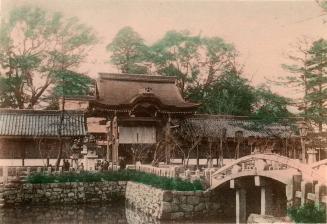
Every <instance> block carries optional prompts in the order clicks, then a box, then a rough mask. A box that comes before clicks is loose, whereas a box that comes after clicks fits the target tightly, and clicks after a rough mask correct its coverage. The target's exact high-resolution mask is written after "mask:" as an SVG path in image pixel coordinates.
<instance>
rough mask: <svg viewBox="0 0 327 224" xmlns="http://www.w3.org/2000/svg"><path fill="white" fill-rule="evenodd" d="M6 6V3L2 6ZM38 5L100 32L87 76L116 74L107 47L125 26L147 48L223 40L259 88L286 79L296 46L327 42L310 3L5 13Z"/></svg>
mask: <svg viewBox="0 0 327 224" xmlns="http://www.w3.org/2000/svg"><path fill="white" fill-rule="evenodd" d="M0 1H1V0H0ZM26 2H28V3H29V4H31V5H36V6H39V7H42V8H45V9H47V10H51V11H59V12H62V13H63V14H64V15H65V16H67V17H72V16H76V17H78V18H79V19H80V21H81V22H83V23H85V24H88V25H90V26H92V27H94V29H95V30H96V32H97V33H98V35H99V36H100V38H101V41H100V43H99V44H98V45H97V46H95V47H94V49H93V51H92V52H91V56H90V58H89V60H88V63H86V64H83V66H82V67H81V72H86V73H87V74H88V75H90V76H92V77H96V75H97V73H98V72H116V71H117V70H116V69H115V68H114V67H112V66H111V65H109V64H106V63H105V61H107V60H108V59H109V53H108V52H106V50H105V46H106V45H107V44H108V43H110V42H111V40H112V39H113V38H114V36H115V34H116V33H117V32H118V30H119V29H121V28H122V27H124V26H131V27H133V28H134V29H135V31H136V32H138V33H139V34H140V35H141V36H142V37H143V38H144V40H145V41H146V42H147V43H150V44H151V43H153V42H154V41H156V40H158V39H159V38H161V37H162V36H163V35H164V34H165V32H166V31H168V30H172V29H174V30H184V29H187V30H190V31H191V32H192V33H193V34H199V33H200V34H201V35H203V36H219V37H222V38H223V39H224V40H225V41H226V42H229V43H233V44H234V45H235V47H236V49H237V50H238V51H239V52H240V62H241V63H243V64H244V65H245V69H244V70H245V75H246V77H247V78H249V79H250V80H251V82H252V83H253V84H254V85H258V84H260V83H263V82H265V78H268V79H276V77H278V76H283V75H286V72H285V71H283V70H282V69H281V66H280V65H281V64H282V63H286V62H287V57H286V56H285V55H286V54H287V52H288V51H289V50H291V49H292V48H291V46H290V44H292V43H294V42H296V41H297V39H299V38H301V37H303V36H307V37H309V38H311V39H313V40H315V39H318V38H321V37H324V38H327V23H326V24H324V19H325V20H327V16H320V15H321V14H322V10H321V9H320V8H319V7H318V5H317V4H316V2H315V1H314V0H307V1H266V0H262V1H253V0H252V1H218V0H216V1H214V0H212V1H200V0H198V1H196V0H194V1H181V0H179V1H177V0H175V1H173V0H170V1H159V0H158V1H155V0H147V1H145V0H138V1H137V0H134V1H132V0H129V1H127V0H125V1H112V0H2V12H5V13H6V12H7V11H8V9H9V8H11V7H12V6H13V5H20V4H25V3H26ZM273 90H274V91H275V92H278V93H280V94H282V95H286V96H288V97H292V96H294V92H292V91H291V90H290V89H289V88H285V87H273Z"/></svg>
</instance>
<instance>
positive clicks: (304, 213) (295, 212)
mask: <svg viewBox="0 0 327 224" xmlns="http://www.w3.org/2000/svg"><path fill="white" fill-rule="evenodd" d="M287 213H288V215H289V216H290V217H291V218H292V219H293V220H294V221H295V222H296V223H325V222H326V212H325V209H323V208H322V207H320V206H319V207H318V206H315V205H314V204H313V203H307V204H304V205H303V206H301V207H298V208H295V207H294V208H289V209H288V210H287Z"/></svg>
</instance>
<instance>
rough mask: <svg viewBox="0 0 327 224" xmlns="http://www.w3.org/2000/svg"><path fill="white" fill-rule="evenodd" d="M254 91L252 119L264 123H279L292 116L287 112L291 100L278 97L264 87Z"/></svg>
mask: <svg viewBox="0 0 327 224" xmlns="http://www.w3.org/2000/svg"><path fill="white" fill-rule="evenodd" d="M254 91H255V96H256V103H255V110H254V117H255V118H256V119H258V120H260V121H263V122H265V123H273V122H278V121H280V119H281V118H286V117H289V116H291V115H292V114H291V113H290V112H289V111H288V110H287V106H288V105H289V104H290V103H291V100H290V99H288V98H286V97H282V96H279V95H277V94H275V93H273V92H271V90H270V89H269V88H267V87H265V86H261V87H259V88H257V89H255V90H254Z"/></svg>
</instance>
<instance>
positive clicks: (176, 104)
mask: <svg viewBox="0 0 327 224" xmlns="http://www.w3.org/2000/svg"><path fill="white" fill-rule="evenodd" d="M97 88H98V99H97V100H96V101H97V102H98V103H101V104H104V105H107V106H128V105H132V104H133V102H134V101H135V99H137V98H143V97H144V98H146V97H149V96H151V97H155V98H157V99H158V102H160V104H161V105H160V106H161V107H173V108H177V109H178V108H180V109H187V108H190V109H191V108H196V107H197V106H199V104H197V103H191V102H187V101H185V100H184V99H183V97H182V95H181V93H180V91H179V89H178V87H177V86H176V78H175V77H165V76H149V75H130V74H112V73H100V74H99V78H98V80H97ZM145 90H148V92H144V91H145Z"/></svg>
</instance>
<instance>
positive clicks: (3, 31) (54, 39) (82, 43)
mask: <svg viewBox="0 0 327 224" xmlns="http://www.w3.org/2000/svg"><path fill="white" fill-rule="evenodd" d="M95 43H96V36H95V33H94V31H93V30H92V29H91V28H89V27H87V26H85V25H84V24H81V23H79V22H78V20H77V19H76V18H69V19H65V18H64V17H63V16H62V15H61V14H60V13H53V14H49V13H47V12H46V11H44V10H42V9H40V8H34V7H28V6H23V7H18V8H14V9H13V10H12V11H11V12H10V15H9V18H7V19H5V20H4V21H2V24H1V28H0V65H1V67H2V71H3V72H2V74H1V78H0V86H1V90H2V91H1V92H0V103H1V106H2V107H12V108H19V109H23V108H34V107H35V106H36V105H39V103H40V101H41V98H42V97H43V96H44V95H45V94H46V92H47V90H49V89H50V88H51V87H53V86H55V85H56V84H57V83H58V81H61V77H60V75H59V74H63V73H62V71H67V70H73V69H75V68H77V67H78V66H79V65H80V64H81V63H82V62H83V60H84V59H85V57H86V56H87V55H88V51H89V50H90V48H91V47H92V46H93V45H94V44H95Z"/></svg>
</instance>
